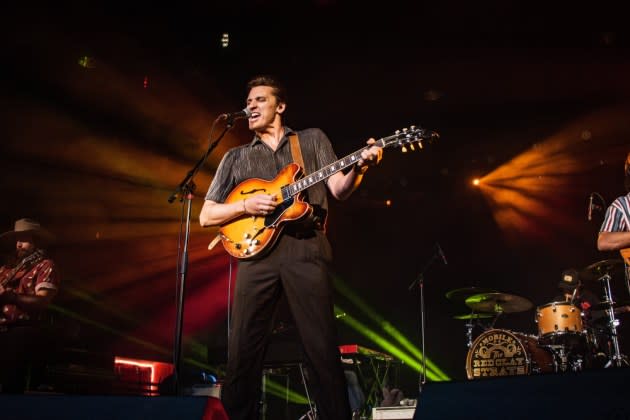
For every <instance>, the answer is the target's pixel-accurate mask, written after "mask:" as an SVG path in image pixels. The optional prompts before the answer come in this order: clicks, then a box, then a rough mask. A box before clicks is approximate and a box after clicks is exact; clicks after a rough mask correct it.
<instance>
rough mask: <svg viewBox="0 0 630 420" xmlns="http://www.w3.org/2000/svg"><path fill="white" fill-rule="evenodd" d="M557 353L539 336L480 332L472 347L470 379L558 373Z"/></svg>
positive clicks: (469, 367)
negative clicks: (553, 352) (544, 343)
mask: <svg viewBox="0 0 630 420" xmlns="http://www.w3.org/2000/svg"><path fill="white" fill-rule="evenodd" d="M555 370H556V363H555V359H554V356H553V354H552V353H551V351H550V350H548V349H547V348H545V347H541V346H539V345H538V340H537V337H536V336H532V335H527V334H523V333H518V332H514V331H508V330H499V329H492V330H488V331H485V332H484V333H483V334H481V335H479V336H478V337H477V338H476V339H475V341H474V342H473V344H472V346H471V347H470V349H469V350H468V355H467V357H466V374H467V376H468V379H480V378H485V377H498V376H514V375H531V374H535V373H547V372H554V371H555Z"/></svg>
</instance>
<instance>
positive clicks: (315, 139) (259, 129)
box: [199, 76, 382, 420]
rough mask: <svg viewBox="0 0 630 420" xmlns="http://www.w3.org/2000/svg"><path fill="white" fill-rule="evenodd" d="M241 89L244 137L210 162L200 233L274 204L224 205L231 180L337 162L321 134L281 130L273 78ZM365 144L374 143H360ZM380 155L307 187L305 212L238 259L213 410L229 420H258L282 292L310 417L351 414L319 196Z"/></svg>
mask: <svg viewBox="0 0 630 420" xmlns="http://www.w3.org/2000/svg"><path fill="white" fill-rule="evenodd" d="M247 87H248V89H249V94H248V96H247V108H246V109H247V110H248V111H249V112H250V113H251V115H250V116H249V118H248V124H249V129H250V130H251V131H253V133H254V138H253V140H252V141H251V142H250V143H248V144H245V145H242V146H240V147H236V148H233V149H231V150H229V151H228V152H227V153H226V154H225V156H224V157H223V159H222V161H221V163H220V164H219V167H218V169H217V172H216V174H215V176H214V179H213V180H212V183H211V185H210V187H209V189H208V193H207V195H206V199H205V202H204V205H203V208H202V209H201V213H200V215H199V221H200V223H201V225H202V226H204V227H208V226H217V225H221V224H223V223H225V222H227V221H230V220H232V219H234V218H236V217H240V216H242V215H244V214H246V215H251V216H258V217H261V216H265V215H268V214H270V213H271V212H273V211H274V209H275V207H276V206H277V203H278V201H277V200H276V197H274V196H271V195H269V194H265V191H259V192H256V193H252V194H250V195H246V196H244V197H243V200H242V201H238V202H229V203H226V202H225V201H226V198H227V196H228V194H229V193H230V192H231V191H232V190H233V189H234V188H235V187H236V186H237V185H238V184H240V183H241V182H243V181H245V180H248V179H251V178H259V179H265V180H271V179H273V178H274V177H275V176H276V174H277V172H278V170H279V169H280V168H283V167H284V166H286V165H288V164H289V163H291V162H296V163H299V162H300V161H302V162H303V163H304V165H305V166H306V167H305V168H304V170H305V171H306V173H310V172H313V171H316V170H318V169H320V168H323V167H325V166H326V165H329V164H330V163H333V162H335V161H336V160H337V157H336V155H335V152H334V151H333V147H332V145H331V143H330V141H329V139H328V137H327V136H326V134H324V132H323V131H322V130H320V129H318V128H309V129H305V130H300V131H295V130H293V129H291V128H289V127H287V126H286V125H284V124H283V115H284V113H285V112H286V109H287V97H286V94H285V90H284V89H283V87H282V86H281V85H280V83H278V82H277V81H276V80H275V79H274V78H273V77H269V76H258V77H255V78H253V79H252V80H251V81H250V82H249V83H248V85H247ZM372 143H374V139H370V140H368V144H372ZM381 157H382V149H381V148H379V147H376V146H372V147H369V148H366V149H365V150H363V151H362V153H361V159H359V160H358V162H357V164H356V165H355V166H351V167H350V168H349V170H348V171H346V172H345V173H344V172H337V173H335V174H334V175H332V176H331V177H330V178H328V179H327V180H326V181H324V182H320V183H317V184H314V185H312V186H311V187H309V188H308V189H307V193H308V194H307V197H305V199H306V201H307V202H308V203H309V204H310V205H311V206H312V208H313V211H312V213H311V214H310V215H309V216H307V217H306V218H304V219H300V220H298V221H295V222H292V223H290V224H288V225H287V226H286V228H285V229H284V230H283V231H282V233H281V234H280V236H279V238H278V240H277V241H276V242H275V244H274V246H273V248H271V250H270V251H269V252H268V253H266V254H264V255H263V256H261V257H259V258H254V259H248V260H239V261H238V270H237V279H236V291H235V296H234V306H233V311H232V319H231V325H232V328H231V331H230V336H229V340H228V346H229V348H228V364H227V372H226V379H225V382H224V386H223V389H222V400H223V405H224V407H225V409H226V411H227V413H228V415H229V417H230V419H231V420H239V419H242V420H245V419H247V420H250V419H257V418H259V412H258V411H259V401H260V396H261V380H262V367H263V355H264V354H265V347H266V343H267V341H268V338H269V332H270V331H271V328H270V327H271V326H270V325H269V324H270V322H271V320H272V315H273V313H274V309H275V307H276V306H277V304H278V303H279V300H280V297H281V295H282V294H284V295H285V296H286V298H287V301H288V303H289V307H290V308H291V311H292V314H293V318H294V320H295V323H296V327H297V329H298V332H299V336H300V337H301V339H302V345H303V349H304V352H305V355H306V359H305V362H306V363H307V367H308V371H309V373H310V375H309V378H308V383H309V389H312V390H313V395H314V398H315V404H316V408H317V413H318V418H320V419H323V420H326V419H340V420H341V419H343V420H348V419H350V418H351V412H350V406H349V401H348V390H347V388H346V381H345V376H344V372H343V370H342V366H341V359H340V354H339V350H338V343H337V332H336V327H335V317H334V313H333V299H332V295H333V293H332V286H331V282H330V278H329V277H328V272H329V265H330V264H331V263H332V253H331V249H330V244H329V243H328V240H327V238H326V235H325V230H324V229H325V226H326V217H327V209H328V202H327V192H329V193H330V194H331V195H332V196H333V197H334V198H336V199H338V200H344V199H346V198H347V197H349V196H350V194H352V192H353V191H355V190H356V189H357V188H358V187H359V184H360V183H361V180H362V179H363V176H364V174H365V172H366V170H367V169H368V167H369V166H371V165H375V164H377V163H378V162H379V161H380V159H381ZM300 166H301V165H300ZM327 190H328V191H327Z"/></svg>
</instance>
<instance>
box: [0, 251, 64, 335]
mask: <svg viewBox="0 0 630 420" xmlns="http://www.w3.org/2000/svg"><path fill="white" fill-rule="evenodd" d="M14 272H15V269H14V268H12V267H7V266H4V267H0V284H2V285H3V286H4V288H5V289H9V290H13V291H14V292H15V293H17V294H19V295H35V294H37V292H38V291H39V290H41V289H48V290H51V291H55V292H56V291H57V290H59V283H60V281H61V277H60V275H59V273H58V271H57V270H56V268H55V263H54V262H53V260H51V259H50V258H47V257H45V256H44V257H42V258H41V259H40V260H39V261H36V262H34V264H32V265H30V264H27V265H26V266H25V267H23V268H20V269H18V271H17V272H15V273H14ZM1 310H2V313H0V326H2V325H11V324H15V323H18V322H21V321H29V320H31V319H33V318H34V317H35V316H36V315H37V314H30V313H28V312H26V311H24V310H22V309H20V308H18V307H17V306H16V305H12V304H6V305H3V306H2V307H1Z"/></svg>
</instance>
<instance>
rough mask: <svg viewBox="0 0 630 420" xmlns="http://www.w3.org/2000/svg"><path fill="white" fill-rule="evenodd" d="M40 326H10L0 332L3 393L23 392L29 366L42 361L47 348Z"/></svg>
mask: <svg viewBox="0 0 630 420" xmlns="http://www.w3.org/2000/svg"><path fill="white" fill-rule="evenodd" d="M45 342H46V341H45V334H44V331H43V330H42V329H41V328H40V327H38V326H30V325H29V326H16V327H9V328H8V329H7V330H6V331H2V332H0V384H2V392H3V393H23V392H24V390H25V387H26V376H27V373H28V368H29V367H32V366H35V365H37V364H38V363H40V362H41V359H42V357H43V352H44V351H45V350H46V349H45V348H44V345H45Z"/></svg>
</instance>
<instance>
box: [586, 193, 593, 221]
mask: <svg viewBox="0 0 630 420" xmlns="http://www.w3.org/2000/svg"><path fill="white" fill-rule="evenodd" d="M587 218H588V220H589V221H590V220H591V219H592V218H593V193H591V195H589V197H588V216H587Z"/></svg>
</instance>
